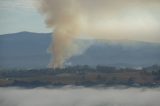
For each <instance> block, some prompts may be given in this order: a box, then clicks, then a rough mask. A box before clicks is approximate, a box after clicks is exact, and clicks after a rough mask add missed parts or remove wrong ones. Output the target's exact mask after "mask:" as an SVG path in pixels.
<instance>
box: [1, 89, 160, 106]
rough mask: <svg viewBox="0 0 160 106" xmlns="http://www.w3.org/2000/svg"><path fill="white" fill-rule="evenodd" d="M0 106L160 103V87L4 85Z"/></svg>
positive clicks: (157, 105)
mask: <svg viewBox="0 0 160 106" xmlns="http://www.w3.org/2000/svg"><path fill="white" fill-rule="evenodd" d="M0 106H160V88H153V89H151V88H123V89H122V88H121V89H120V88H103V89H102V88H101V89H100V88H84V87H63V88H50V89H48V88H35V89H23V88H0Z"/></svg>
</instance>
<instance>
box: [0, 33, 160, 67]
mask: <svg viewBox="0 0 160 106" xmlns="http://www.w3.org/2000/svg"><path fill="white" fill-rule="evenodd" d="M50 42H51V34H50V33H31V32H20V33H13V34H6V35H1V36H0V67H2V68H44V67H46V66H47V64H48V62H49V61H50V54H48V53H47V48H48V46H49V44H50ZM69 62H70V63H71V64H73V65H76V64H80V65H82V64H88V65H91V66H95V65H98V64H100V65H113V66H130V67H138V66H150V65H152V64H160V44H159V43H146V42H134V41H132V42H128V43H111V42H106V43H100V42H96V43H94V45H92V46H91V47H90V48H88V50H87V51H85V53H84V54H82V55H80V56H76V57H72V58H71V59H70V60H69Z"/></svg>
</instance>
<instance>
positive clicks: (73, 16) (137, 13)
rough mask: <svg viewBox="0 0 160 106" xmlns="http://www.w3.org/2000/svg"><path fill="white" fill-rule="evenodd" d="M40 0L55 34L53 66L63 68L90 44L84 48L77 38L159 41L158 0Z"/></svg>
mask: <svg viewBox="0 0 160 106" xmlns="http://www.w3.org/2000/svg"><path fill="white" fill-rule="evenodd" d="M40 1H41V3H40V6H39V7H40V12H41V13H42V14H43V15H44V16H45V17H46V24H47V26H48V27H49V28H52V29H53V35H54V37H53V40H54V41H53V43H52V44H51V46H50V52H51V53H52V54H54V59H52V61H51V63H50V67H54V68H57V67H59V68H60V67H63V64H64V63H65V61H66V60H68V59H69V58H70V57H72V56H75V55H78V54H79V53H80V52H81V51H85V49H86V48H87V47H89V46H88V45H87V46H86V47H85V48H83V47H84V46H81V44H83V43H81V44H77V43H76V42H75V40H76V39H86V38H93V39H96V40H106V41H107V40H111V41H116V42H119V41H120V42H121V41H123V42H124V41H127V40H136V41H145V42H160V31H159V29H160V1H159V0H133V1H131V0H114V1H113V0H40ZM83 45H84V44H83Z"/></svg>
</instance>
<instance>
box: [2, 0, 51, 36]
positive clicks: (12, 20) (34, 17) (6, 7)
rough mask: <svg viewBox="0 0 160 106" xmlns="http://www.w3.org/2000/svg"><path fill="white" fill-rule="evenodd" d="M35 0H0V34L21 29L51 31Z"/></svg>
mask: <svg viewBox="0 0 160 106" xmlns="http://www.w3.org/2000/svg"><path fill="white" fill-rule="evenodd" d="M34 2H35V0H0V35H2V34H8V33H15V32H21V31H31V32H51V31H50V29H48V28H47V27H46V24H45V21H44V17H43V16H42V15H41V14H40V13H39V12H38V10H37V8H36V6H35V3H34Z"/></svg>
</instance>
